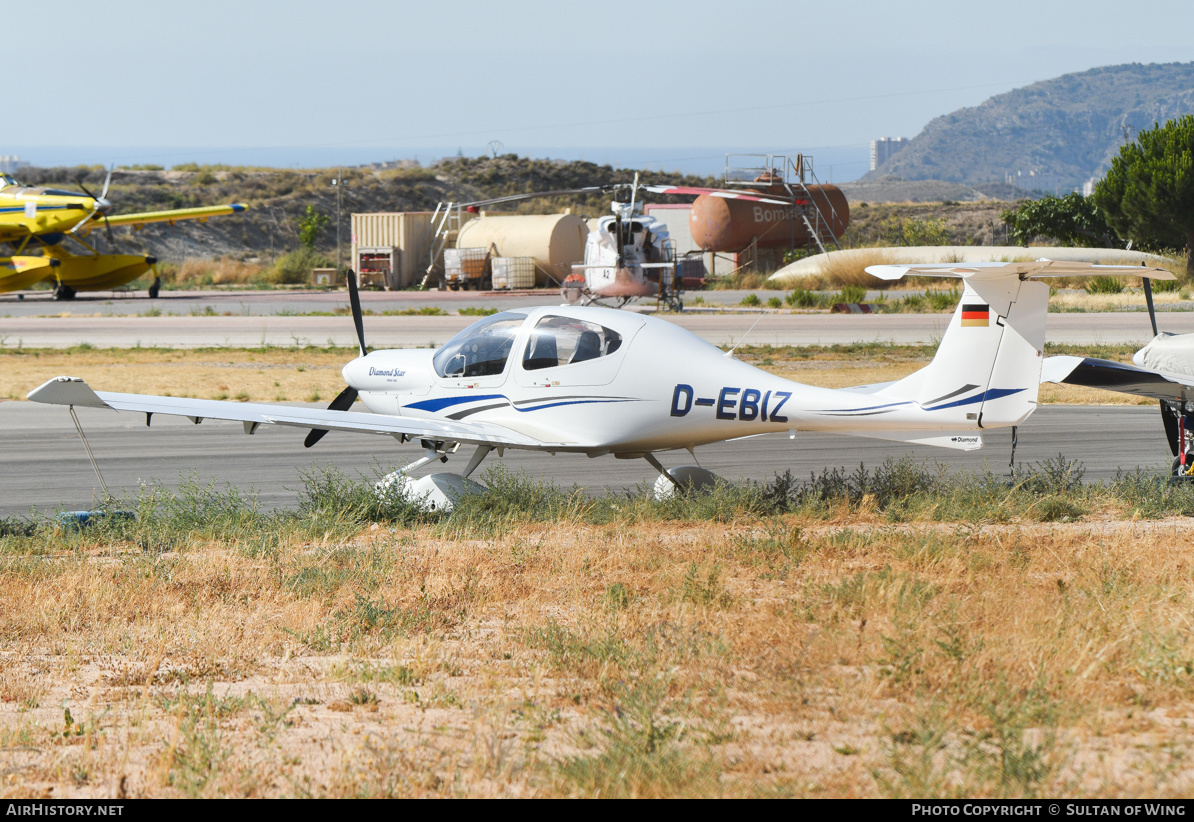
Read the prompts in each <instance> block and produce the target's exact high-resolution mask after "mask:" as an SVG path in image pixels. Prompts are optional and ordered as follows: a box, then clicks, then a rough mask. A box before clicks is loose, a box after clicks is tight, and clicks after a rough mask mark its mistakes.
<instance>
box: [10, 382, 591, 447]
mask: <svg viewBox="0 0 1194 822" xmlns="http://www.w3.org/2000/svg"><path fill="white" fill-rule="evenodd" d="M28 399H30V400H32V401H33V402H44V403H49V404H50V405H70V406H75V405H77V406H80V407H83V408H111V409H113V410H115V411H139V412H141V413H143V414H169V415H173V416H180V417H188V418H190V419H191V421H192V422H194V423H196V424H198V423H199V422H202V421H203V420H205V419H213V420H233V421H238V422H242V423H244V426H245V433H246V434H251V433H253V432H254V431H255V430H256V428H257V426H258V425H289V426H294V427H296V428H326V429H328V430H330V431H359V432H362V433H366V434H390V435H391V436H394V437H405V439H413V440H419V439H428V440H442V441H445V442H460V443H467V444H475V445H490V446H493V447H495V448H527V449H540V448H542V449H555V448H561V447H563V448H566V447H568V446H569V445H575V443H545V442H541V441H540V440H537V439H535V438H533V437H528V436H526V435H525V434H521V433H519V432H517V431H513V430H511V429H509V428H506V427H505V426H501V425H494V424H492V423H482V422H471V423H470V422H463V421H457V420H426V419H419V418H417V417H391V416H388V415H386V414H371V413H361V412H358V411H332V410H329V409H323V408H299V407H296V406H288V405H266V404H264V403H252V402H227V401H223V400H199V399H191V398H189V397H159V396H156V395H152V394H115V393H110V392H107V391H104V392H96V391H93V390H92V389H91V386H89V385H88V384H87V383H86V382H84V381H83V380H81V379H79V378H78V377H55V378H54V379H52V380H49V381H48V382H46V383H44V384H43V385H41V386H38V387H37V388H35V389H33V390H32V391H30V392H29V397H28ZM147 422H148V419H147Z"/></svg>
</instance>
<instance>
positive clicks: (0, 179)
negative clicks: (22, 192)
mask: <svg viewBox="0 0 1194 822" xmlns="http://www.w3.org/2000/svg"><path fill="white" fill-rule="evenodd" d="M19 185H20V183H18V182H17V178H16V177H13V176H12V175H11V174H6V173H4V172H2V171H0V188H8V187H9V186H19Z"/></svg>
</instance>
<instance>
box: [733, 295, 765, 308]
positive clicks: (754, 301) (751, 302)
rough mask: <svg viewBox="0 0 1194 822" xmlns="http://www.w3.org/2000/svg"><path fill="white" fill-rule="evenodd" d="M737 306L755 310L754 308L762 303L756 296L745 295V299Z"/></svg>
mask: <svg viewBox="0 0 1194 822" xmlns="http://www.w3.org/2000/svg"><path fill="white" fill-rule="evenodd" d="M738 304H739V305H745V306H747V307H749V308H756V307H758V306H760V305H762V304H763V301H762V300H760V299H759V295H758V294H747V295H746V296H745V297H743V298H742V302H740V303H738Z"/></svg>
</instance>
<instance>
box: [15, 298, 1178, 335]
mask: <svg viewBox="0 0 1194 822" xmlns="http://www.w3.org/2000/svg"><path fill="white" fill-rule="evenodd" d="M29 293H30V296H28V297H27V298H26V299H24V300H18V299H17V298H16V296H15V295H13V294H6V295H0V349H2V348H4V347H10V348H11V347H18V346H20V347H25V348H67V347H71V346H75V345H79V344H80V343H88V344H90V345H94V346H97V347H100V348H111V347H115V348H127V347H135V346H143V347H147V348H149V347H168V348H195V347H208V346H230V347H238V348H243V347H255V346H263V345H269V346H307V345H316V346H323V345H336V346H345V347H353V346H355V345H356V338H355V333H354V331H353V327H352V321H351V320H350V319H349V318H348V317H346V316H302V315H305V314H310V313H312V312H326V313H328V314H331V313H332V312H334V311H336V310H345V309H346V308H347V305H348V298H347V295H346V293H345V292H342V291H231V292H229V291H174V292H164V293H163V296H162V297H161V299H158V300H148V299H145V298H143V297H138V298H128V299H110V298H105V297H104V296H103V295H102V293H101V295H98V296H92V295H80V297H79V298H77V299H76V300H74V301H70V302H55V301H53V300H51V299H49V297H48V296H47V295H46V293H45V292H29ZM748 293H753V294H756V295H757V296H758V297H759V298H760V299H761V300H763V301H766V300H767V299H768V297H771V296H782V295H783V292H781V291H774V292H771V291H756V292H746V291H703V292H700V296H701V298H702V299H703V300H705V302H706V303H707V304H708V305H710V306H717V307H720V310H733V311H734V312H735V313H703V311H702V310H693V309H692V307H691V302H692V300H691V297H690V299H689V303H690V306H689V308H688V309H686V311H685V313H684V314H682V315H675V314H669V315H664V317H665V318H666V319H667V320H669V321H671V322H674V323H676V324H678V325H680V326H683V327H684V328H687V329H688V330H690V331H692V332H693V333H695V334H696V335H697V336H699V337H701V338H702V339H705V340H707V341H709V342H711V343H713V344H714V345H733V344H735V343H738V342H740V341H742V340H743V338H744V337H745V340H746V342H748V343H750V344H754V345H768V344H769V345H777V346H778V345H833V344H845V343H852V342H884V343H886V342H894V343H932V342H935V341H937V340H940V338H941V336H942V334H943V333H944V330H945V327H946V325H947V324H948V322H949V318H950V315H949V314H874V315H840V314H838V315H831V314H821V313H808V314H802V313H778V312H774V311H768V310H763V309H743V308H738V307H737V306H738V303H739V302H740V301H741V299H742V298H743V297H744V296H745V295H746V294H748ZM361 296H362V301H363V307H364V308H365V310H367V311H373V312H374V313H375V314H376V315H378V316H366V317H365V334H366V338H367V339H368V340H369V344H370V346H371V347H377V348H383V347H384V348H412V347H425V346H439V345H442V344H443V343H445V342H447V341H448V339H449V338H450V337H451V336H452V335H453V334H455V333H456V332H457V331H460V330H461V329H462V328H464V327H466V326H467V325H469V324H470V323H472V322H474V321H475V320H476V319H477V318H476V317H475V316H461V315H459V314H454V313H450V314H449V315H447V316H439V317H430V316H381V315H382V313H383V312H385V311H402V310H407V309H419V308H426V307H432V306H434V307H439V308H442V309H444V310H445V311H448V312H456V311H459V310H460V309H462V308H467V307H486V308H496V309H499V310H504V309H508V308H518V307H530V306H537V305H544V304H547V305H553V304H558V301H559V297H558V295H557V294H555V293H554V292H552V291H543V292H540V293H538V294H530V295H528V294H526V293H525V292H522V293H513V294H505V295H492V294H487V295H483V294H479V293H477V292H466V291H423V292H420V291H398V292H376V291H371V292H364V293H363V294H362V295H361ZM651 307H653V304H652V303H649V302H643V303H642V304H641V305H637V304H636V305H634V306H631V309H630V310H638V309H642V308H651ZM151 309H157V310H159V311H161V312H162V314H163V316H146V312H148V311H150V310H151ZM1159 319H1160V324H1161V327H1162V328H1163V329H1164V330H1166V331H1172V332H1175V333H1190V332H1194V312H1189V311H1171V312H1164V313H1162V314H1161V315H1160V318H1159ZM756 320H757V321H758V322H757V324H756ZM1047 339H1048V341H1049V342H1054V343H1073V344H1079V345H1082V344H1100V343H1110V344H1117V343H1138V344H1140V345H1143V344H1144V343H1145V342H1147V341H1148V340H1150V339H1152V333H1151V330H1150V329H1149V326H1148V318H1147V316H1146V315H1145V314H1144V313H1143V312H1131V311H1128V312H1114V313H1112V312H1107V313H1097V314H1051V315H1050V316H1049V324H1048V332H1047Z"/></svg>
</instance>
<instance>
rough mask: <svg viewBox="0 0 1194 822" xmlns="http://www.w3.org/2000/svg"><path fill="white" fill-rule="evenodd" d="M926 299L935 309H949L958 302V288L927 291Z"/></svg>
mask: <svg viewBox="0 0 1194 822" xmlns="http://www.w3.org/2000/svg"><path fill="white" fill-rule="evenodd" d="M925 299H926V300H928V302H929V308H931V309H932V310H933V311H947V310H949V309H951V308H953V307H954V306H956V305H957V304H958V299H959V294H958V292H957V290H956V289H950V290H949V291H931V290H930V291H926V292H925Z"/></svg>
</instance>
